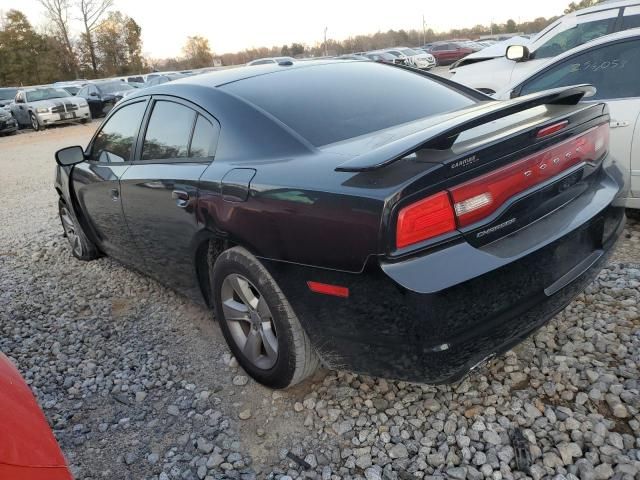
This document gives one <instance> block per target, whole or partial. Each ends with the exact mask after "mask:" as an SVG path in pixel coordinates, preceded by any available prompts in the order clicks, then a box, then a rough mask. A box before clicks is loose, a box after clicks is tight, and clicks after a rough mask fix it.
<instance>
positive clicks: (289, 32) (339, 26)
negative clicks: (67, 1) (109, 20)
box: [0, 0, 569, 58]
mask: <svg viewBox="0 0 640 480" xmlns="http://www.w3.org/2000/svg"><path fill="white" fill-rule="evenodd" d="M72 3H73V0H72ZM568 3H569V0H536V1H531V2H529V1H527V2H524V1H521V0H520V1H519V0H449V1H444V0H440V1H433V0H431V1H425V0H422V1H419V0H395V1H389V0H387V1H379V0H369V1H363V0H352V1H348V0H319V1H316V2H314V1H305V0H263V1H247V0H224V1H220V0H209V1H203V0H179V1H177V2H176V1H166V0H128V1H127V0H115V6H114V8H115V9H117V10H120V11H121V12H123V13H125V14H127V15H129V16H130V17H133V18H134V19H135V20H136V22H138V24H140V26H141V27H142V40H143V53H144V54H145V55H147V56H149V57H152V58H165V57H176V56H180V55H181V50H182V46H183V45H184V43H185V42H186V39H187V37H188V36H189V35H202V36H204V37H206V38H208V39H209V44H210V45H211V48H212V50H213V51H214V52H215V53H217V54H222V53H227V52H236V51H239V50H243V49H245V48H251V47H261V46H267V47H270V46H272V45H284V44H290V43H292V42H299V43H306V44H308V45H314V44H316V43H317V42H322V38H323V35H324V29H325V27H327V38H333V39H336V40H344V39H345V38H348V37H349V36H354V35H358V34H366V33H374V32H376V31H378V30H381V31H386V30H389V29H391V28H393V29H396V30H398V29H401V28H404V29H406V30H409V29H412V28H413V29H416V30H420V29H422V15H423V14H424V17H425V22H426V25H427V28H432V29H433V30H435V31H445V30H449V29H450V28H464V27H472V26H473V25H476V24H479V23H481V24H489V23H490V22H492V21H493V22H495V23H504V22H505V21H506V20H508V19H509V18H513V19H514V20H515V21H525V20H532V19H534V18H536V17H550V16H552V15H561V14H562V12H563V10H564V8H565V7H566V6H567V4H568ZM11 8H15V9H18V10H21V11H23V12H24V13H25V14H26V15H27V16H28V17H29V20H30V21H31V22H32V23H33V24H34V25H35V26H36V27H37V26H38V25H42V24H43V23H44V21H45V17H44V15H43V9H42V7H41V6H40V4H39V3H38V1H37V0H20V1H18V0H0V11H7V10H9V9H11ZM78 28H79V24H78V25H76V27H75V29H76V30H77V29H78Z"/></svg>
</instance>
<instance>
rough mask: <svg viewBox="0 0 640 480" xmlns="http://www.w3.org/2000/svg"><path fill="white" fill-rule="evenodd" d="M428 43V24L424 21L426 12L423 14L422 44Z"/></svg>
mask: <svg viewBox="0 0 640 480" xmlns="http://www.w3.org/2000/svg"><path fill="white" fill-rule="evenodd" d="M426 43H427V26H426V25H425V23H424V13H423V14H422V45H425V44H426Z"/></svg>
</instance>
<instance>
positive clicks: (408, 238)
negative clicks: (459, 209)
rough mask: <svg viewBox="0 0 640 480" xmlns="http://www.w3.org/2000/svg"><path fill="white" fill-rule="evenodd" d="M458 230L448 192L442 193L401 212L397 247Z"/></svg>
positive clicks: (397, 231)
mask: <svg viewBox="0 0 640 480" xmlns="http://www.w3.org/2000/svg"><path fill="white" fill-rule="evenodd" d="M455 229H456V219H455V215H454V213H453V208H452V206H451V200H449V194H448V193H447V192H440V193H436V194H435V195H432V196H430V197H427V198H425V199H423V200H420V201H418V202H416V203H413V204H411V205H409V206H407V207H404V208H403V209H402V210H400V214H399V215H398V225H397V228H396V247H397V248H402V247H406V246H407V245H411V244H413V243H417V242H421V241H423V240H427V239H429V238H433V237H437V236H438V235H442V234H443V233H447V232H452V231H454V230H455Z"/></svg>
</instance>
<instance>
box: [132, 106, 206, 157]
mask: <svg viewBox="0 0 640 480" xmlns="http://www.w3.org/2000/svg"><path fill="white" fill-rule="evenodd" d="M195 116H196V112H195V111H193V110H192V109H190V108H189V107H185V106H184V105H180V104H179V103H174V102H167V101H157V102H156V103H155V105H154V107H153V112H151V118H150V119H149V126H148V127H147V133H146V134H145V137H144V144H143V147H142V160H162V159H168V158H187V157H188V156H189V137H190V136H191V129H192V128H193V122H194V120H195Z"/></svg>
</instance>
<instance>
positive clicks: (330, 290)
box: [307, 281, 349, 298]
mask: <svg viewBox="0 0 640 480" xmlns="http://www.w3.org/2000/svg"><path fill="white" fill-rule="evenodd" d="M307 286H308V287H309V290H311V291H312V292H314V293H322V294H324V295H333V296H334V297H342V298H348V297H349V289H348V288H347V287H341V286H339V285H331V284H329V283H320V282H312V281H308V282H307Z"/></svg>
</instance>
